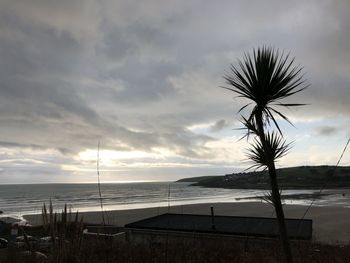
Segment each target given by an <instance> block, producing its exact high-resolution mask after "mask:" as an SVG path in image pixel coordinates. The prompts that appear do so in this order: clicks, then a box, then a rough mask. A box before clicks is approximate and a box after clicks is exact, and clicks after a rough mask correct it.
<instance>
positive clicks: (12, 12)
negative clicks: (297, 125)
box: [0, 0, 350, 169]
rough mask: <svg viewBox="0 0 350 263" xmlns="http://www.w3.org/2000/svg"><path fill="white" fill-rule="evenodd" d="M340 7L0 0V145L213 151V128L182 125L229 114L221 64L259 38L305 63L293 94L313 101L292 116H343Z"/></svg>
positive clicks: (231, 107)
mask: <svg viewBox="0 0 350 263" xmlns="http://www.w3.org/2000/svg"><path fill="white" fill-rule="evenodd" d="M271 6H274V10H273V9H271V8H270V7H271ZM253 7H254V8H253ZM349 7H350V4H349V2H348V1H345V0H344V1H337V2H334V1H309V2H307V3H305V2H304V1H289V2H288V3H283V4H282V3H281V2H280V1H277V0H276V1H269V3H268V4H266V3H265V2H264V3H262V2H261V1H250V2H249V3H248V2H247V3H245V2H244V3H242V2H238V1H223V2H208V1H174V2H171V3H170V2H167V3H165V2H164V3H163V2H162V1H147V3H146V2H143V3H139V2H133V1H104V2H103V3H102V2H95V1H78V0H77V1H45V2H42V1H35V0H32V1H19V0H12V1H2V2H1V3H0V122H1V126H0V135H1V141H2V143H0V145H2V146H3V147H13V148H18V149H20V148H32V149H33V150H35V149H37V150H42V149H57V150H58V151H60V152H61V154H62V155H63V154H66V155H67V158H71V157H72V156H73V155H74V154H76V153H77V152H80V151H83V150H84V149H87V148H96V144H97V141H98V140H101V142H102V144H103V145H104V146H105V147H106V148H108V149H116V150H118V149H119V150H131V149H133V150H144V151H152V150H153V149H154V148H157V147H165V148H167V149H170V150H172V151H174V152H175V153H176V154H178V155H179V156H181V157H183V158H184V159H185V160H186V159H188V158H192V159H199V160H201V159H205V158H210V157H212V156H213V153H212V152H210V150H208V148H207V147H206V143H208V142H211V141H213V140H215V139H214V138H211V137H210V136H208V135H206V134H195V133H193V132H191V131H189V130H188V129H187V127H189V126H191V125H196V124H202V123H211V122H215V124H214V125H213V126H212V127H211V128H210V130H211V131H212V132H218V131H220V130H222V129H223V128H224V127H226V126H227V122H226V121H225V120H226V119H227V120H228V119H232V115H233V114H234V113H235V112H236V111H237V110H238V109H239V108H240V107H241V106H242V104H243V102H242V101H241V100H239V99H236V100H232V97H234V94H231V93H229V92H226V91H224V90H222V89H220V88H219V87H218V86H220V85H222V84H223V82H224V81H223V79H222V75H223V74H224V71H225V70H227V69H228V68H229V65H230V63H236V59H237V58H241V57H242V55H243V52H244V51H250V50H251V49H252V48H253V47H256V46H258V45H261V44H272V45H275V46H276V47H280V48H281V49H285V50H286V51H289V50H291V54H292V55H295V56H296V61H297V63H300V64H301V65H302V66H304V67H305V69H304V70H305V72H306V73H307V74H306V77H307V78H308V79H309V82H310V83H311V84H312V85H311V87H310V88H309V89H308V90H306V91H304V92H303V93H300V94H298V95H296V96H295V98H294V100H293V102H301V103H308V104H310V105H309V106H306V107H305V110H304V109H303V110H298V109H297V110H296V111H295V114H296V116H299V117H300V116H304V117H323V116H325V118H327V117H334V116H336V117H342V118H343V117H344V118H346V119H349V118H350V107H349V103H348V101H349V92H348V90H349V87H350V79H349V76H348V72H349V58H350V57H349V56H350V55H349V54H350V53H349V52H347V51H348V50H347V49H348V48H347V46H348V43H349V40H350V39H349V34H347V29H348V26H349V24H350V20H349V18H348V15H347V14H348V13H349ZM319 132H321V133H322V134H325V133H326V134H327V133H328V134H332V133H333V132H334V131H332V130H329V129H328V130H327V129H325V130H322V129H321V130H320V131H319ZM62 158H63V157H62ZM51 161H52V162H53V160H51ZM59 161H60V162H62V163H63V162H68V163H71V161H69V160H67V159H65V158H63V159H60V160H59ZM182 161H184V160H183V159H182ZM47 162H48V163H49V160H48V161H47ZM57 169H58V168H57Z"/></svg>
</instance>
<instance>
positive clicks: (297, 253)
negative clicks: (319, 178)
mask: <svg viewBox="0 0 350 263" xmlns="http://www.w3.org/2000/svg"><path fill="white" fill-rule="evenodd" d="M279 246H280V243H279V242H278V241H274V242H269V243H260V244H257V243H255V242H253V241H252V240H248V241H246V242H244V241H243V242H223V241H217V240H216V241H215V242H214V241H201V240H197V239H193V240H191V241H187V242H185V241H181V242H180V241H178V242H168V243H165V242H164V243H154V242H147V243H141V244H140V243H132V242H113V241H111V240H105V239H99V240H94V241H92V240H90V241H86V240H85V241H84V242H83V243H82V245H81V247H80V248H79V249H78V250H77V249H75V248H73V247H72V244H70V245H62V244H61V245H58V244H57V245H55V247H53V248H51V250H49V251H47V252H45V255H47V258H42V257H40V256H36V254H34V253H23V252H20V250H18V249H14V248H12V249H3V250H0V262H2V263H10V262H11V263H22V262H23V263H34V262H47V263H88V262H89V263H90V262H91V263H92V262H96V263H99V262H101V263H102V262H125V263H128V262H133V263H139V262H140V263H142V262H174V263H186V262H191V263H196V262H208V263H209V262H213V263H219V262H239V263H248V262H249V263H250V262H252V263H253V262H266V263H267V262H269V263H273V262H281V261H282V260H283V255H282V254H281V249H280V247H279ZM292 252H293V258H294V261H295V262H300V263H301V262H303V263H304V262H305V263H306V262H307V263H309V262H310V263H311V262H319V263H323V262H327V263H329V262H349V258H350V246H349V245H346V246H340V245H334V246H331V245H321V244H314V243H306V242H301V243H294V244H293V245H292Z"/></svg>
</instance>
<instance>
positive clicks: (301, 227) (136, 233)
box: [125, 213, 312, 241]
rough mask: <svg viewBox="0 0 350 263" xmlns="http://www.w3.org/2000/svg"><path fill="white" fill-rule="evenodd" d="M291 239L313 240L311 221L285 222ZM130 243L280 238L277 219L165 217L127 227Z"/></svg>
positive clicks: (146, 220) (179, 215)
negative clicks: (162, 239)
mask: <svg viewBox="0 0 350 263" xmlns="http://www.w3.org/2000/svg"><path fill="white" fill-rule="evenodd" d="M285 223H286V227H287V232H288V236H289V238H290V239H297V240H311V238H312V220H310V219H286V220H285ZM125 228H126V231H127V234H128V238H129V239H130V240H137V241H142V240H150V239H157V240H159V239H161V238H164V237H165V236H166V237H167V238H169V237H171V238H193V237H194V236H196V238H229V239H241V238H244V239H245V238H255V239H259V238H260V239H271V238H272V239H276V238H279V228H278V222H277V219H276V218H266V217H241V216H217V215H215V216H213V215H212V216H210V215H193V214H171V213H167V214H162V215H158V216H155V217H151V218H147V219H144V220H140V221H137V222H134V223H130V224H127V225H125Z"/></svg>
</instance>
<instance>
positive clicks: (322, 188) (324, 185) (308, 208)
mask: <svg viewBox="0 0 350 263" xmlns="http://www.w3.org/2000/svg"><path fill="white" fill-rule="evenodd" d="M349 143H350V138H349V139H348V141H347V143H346V144H345V147H344V149H343V151H342V153H341V155H340V157H339V159H338V161H337V163H336V165H335V166H334V168H333V171H332V174H331V176H330V177H333V175H334V173H335V171H336V170H337V168H338V166H339V163H340V161H341V159H343V156H344V153H345V152H346V149H347V148H348V146H349ZM329 180H330V178H328V180H327V181H326V182H325V183H324V184H323V185H322V187H321V188H320V191H319V192H318V194H319V195H320V194H321V193H322V191H323V190H324V188H325V187H326V186H327V184H328V182H329ZM315 200H316V198H314V199H313V200H312V201H311V203H310V205H309V206H308V207H307V209H306V211H305V213H304V214H303V216H302V217H301V219H304V217H305V216H306V214H307V213H308V212H309V210H310V208H311V206H313V204H314V202H315Z"/></svg>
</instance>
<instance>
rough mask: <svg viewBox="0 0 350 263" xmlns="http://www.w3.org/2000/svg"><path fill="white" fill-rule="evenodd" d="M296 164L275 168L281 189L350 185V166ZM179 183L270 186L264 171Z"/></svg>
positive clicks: (263, 187)
mask: <svg viewBox="0 0 350 263" xmlns="http://www.w3.org/2000/svg"><path fill="white" fill-rule="evenodd" d="M333 171H334V166H327V165H323V166H299V167H289V168H281V169H277V173H278V183H279V185H280V187H281V188H282V189H319V188H321V187H324V186H326V188H346V187H350V167H349V166H339V167H338V168H337V169H336V170H335V173H334V174H333ZM179 182H193V184H192V185H195V186H203V187H219V188H236V189H269V187H270V185H269V177H268V172H267V171H259V172H246V173H232V174H227V175H224V176H202V177H193V178H185V179H182V180H179Z"/></svg>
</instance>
